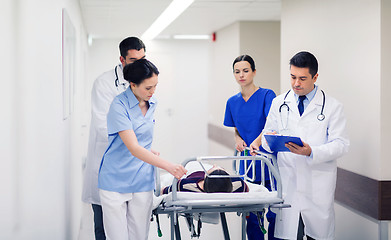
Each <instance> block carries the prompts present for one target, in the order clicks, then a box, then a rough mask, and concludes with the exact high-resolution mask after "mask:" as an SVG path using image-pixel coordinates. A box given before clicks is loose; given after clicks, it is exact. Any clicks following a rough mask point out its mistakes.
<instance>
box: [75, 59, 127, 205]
mask: <svg viewBox="0 0 391 240" xmlns="http://www.w3.org/2000/svg"><path fill="white" fill-rule="evenodd" d="M116 73H117V75H118V81H119V82H118V83H119V84H118V87H117V86H116ZM128 86H129V83H128V82H127V81H126V80H124V77H123V72H122V64H119V65H118V66H117V67H116V68H114V69H112V70H110V71H108V72H105V73H103V74H102V75H100V76H99V77H98V78H97V79H96V80H95V82H94V86H93V88H92V92H91V114H92V115H91V125H90V136H89V141H88V153H87V161H86V165H85V169H84V183H83V193H82V199H83V201H84V202H86V203H91V204H98V205H100V198H99V191H98V173H99V167H100V163H101V160H102V157H103V154H104V152H105V151H106V149H107V145H108V135H107V120H106V116H107V113H108V111H109V108H110V104H111V102H112V101H113V99H114V98H115V97H116V96H117V95H118V94H120V93H121V92H123V91H124V90H125V89H126V88H127V87H128Z"/></svg>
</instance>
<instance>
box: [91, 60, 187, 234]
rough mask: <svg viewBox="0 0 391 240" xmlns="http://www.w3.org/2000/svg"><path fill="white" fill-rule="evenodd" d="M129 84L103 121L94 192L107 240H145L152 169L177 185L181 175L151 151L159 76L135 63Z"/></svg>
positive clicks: (181, 169)
mask: <svg viewBox="0 0 391 240" xmlns="http://www.w3.org/2000/svg"><path fill="white" fill-rule="evenodd" d="M123 72H124V78H125V80H127V81H128V82H129V83H130V86H129V87H128V88H127V89H126V90H125V92H123V93H121V94H120V95H118V96H117V97H116V98H114V100H113V102H112V104H111V106H110V110H109V113H108V115H107V130H108V134H109V145H108V148H107V150H106V152H105V153H104V155H103V158H102V162H101V165H100V170H99V178H98V187H99V195H100V198H101V203H102V208H103V223H104V228H105V232H106V237H107V239H115V240H129V239H148V232H149V224H150V217H151V211H152V209H151V208H152V199H153V196H152V194H153V190H154V187H155V178H154V176H155V172H154V170H155V168H154V166H156V167H159V168H162V169H164V170H166V171H168V172H169V173H171V174H172V175H173V176H174V177H176V178H178V179H180V178H181V177H182V176H183V175H184V174H185V173H186V169H185V168H184V167H183V166H182V165H179V164H173V163H171V162H169V161H166V160H163V159H162V158H160V157H159V154H158V153H157V152H154V151H152V150H151V144H152V138H153V127H154V123H155V120H154V116H153V114H154V111H155V108H156V103H157V102H156V99H155V97H154V96H153V94H154V92H155V89H156V85H157V83H158V74H159V71H158V69H157V68H156V67H155V65H153V64H152V63H151V62H150V61H148V60H146V59H140V60H137V61H135V62H134V63H132V64H129V65H126V66H125V68H124V70H123Z"/></svg>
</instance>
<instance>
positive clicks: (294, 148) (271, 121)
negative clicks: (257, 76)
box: [250, 101, 312, 156]
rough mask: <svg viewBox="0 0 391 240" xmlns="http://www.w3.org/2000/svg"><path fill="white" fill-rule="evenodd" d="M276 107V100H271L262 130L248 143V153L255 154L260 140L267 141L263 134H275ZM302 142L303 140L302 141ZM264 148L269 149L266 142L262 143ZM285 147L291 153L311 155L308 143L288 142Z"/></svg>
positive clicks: (260, 142) (260, 143)
mask: <svg viewBox="0 0 391 240" xmlns="http://www.w3.org/2000/svg"><path fill="white" fill-rule="evenodd" d="M277 109H278V108H277V107H276V102H275V101H273V102H272V104H271V107H270V110H269V113H268V116H267V118H266V123H265V127H264V129H263V131H262V132H261V133H260V134H259V135H258V137H257V138H256V139H255V140H254V141H253V142H252V143H251V144H250V154H251V155H256V153H255V150H257V151H259V146H261V145H262V142H263V141H264V142H265V143H267V141H266V139H265V138H264V137H263V135H264V134H273V135H274V134H277V132H276V131H275V129H277V126H278V124H277V119H278V117H279V115H278V114H277V112H278V110H277ZM302 142H303V141H302ZM263 147H264V149H266V150H269V151H270V149H269V146H267V144H264V145H263ZM285 147H287V148H288V149H289V151H291V152H292V153H295V154H299V155H304V156H311V152H312V149H311V147H310V145H308V143H305V142H303V146H302V147H301V146H299V145H297V144H295V143H292V142H289V143H286V144H285Z"/></svg>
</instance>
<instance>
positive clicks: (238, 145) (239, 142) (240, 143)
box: [235, 128, 247, 152]
mask: <svg viewBox="0 0 391 240" xmlns="http://www.w3.org/2000/svg"><path fill="white" fill-rule="evenodd" d="M246 147H247V144H246V143H245V142H244V140H243V139H242V137H240V135H239V132H238V130H237V129H236V128H235V149H236V150H237V151H238V152H243V151H244V149H246Z"/></svg>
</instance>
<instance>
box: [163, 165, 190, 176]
mask: <svg viewBox="0 0 391 240" xmlns="http://www.w3.org/2000/svg"><path fill="white" fill-rule="evenodd" d="M171 164H172V166H169V167H168V168H167V169H166V170H167V172H169V173H170V174H171V175H173V176H174V177H175V178H176V179H181V177H183V176H184V175H185V174H186V173H187V170H186V169H185V167H183V166H182V165H180V164H173V163H171Z"/></svg>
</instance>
